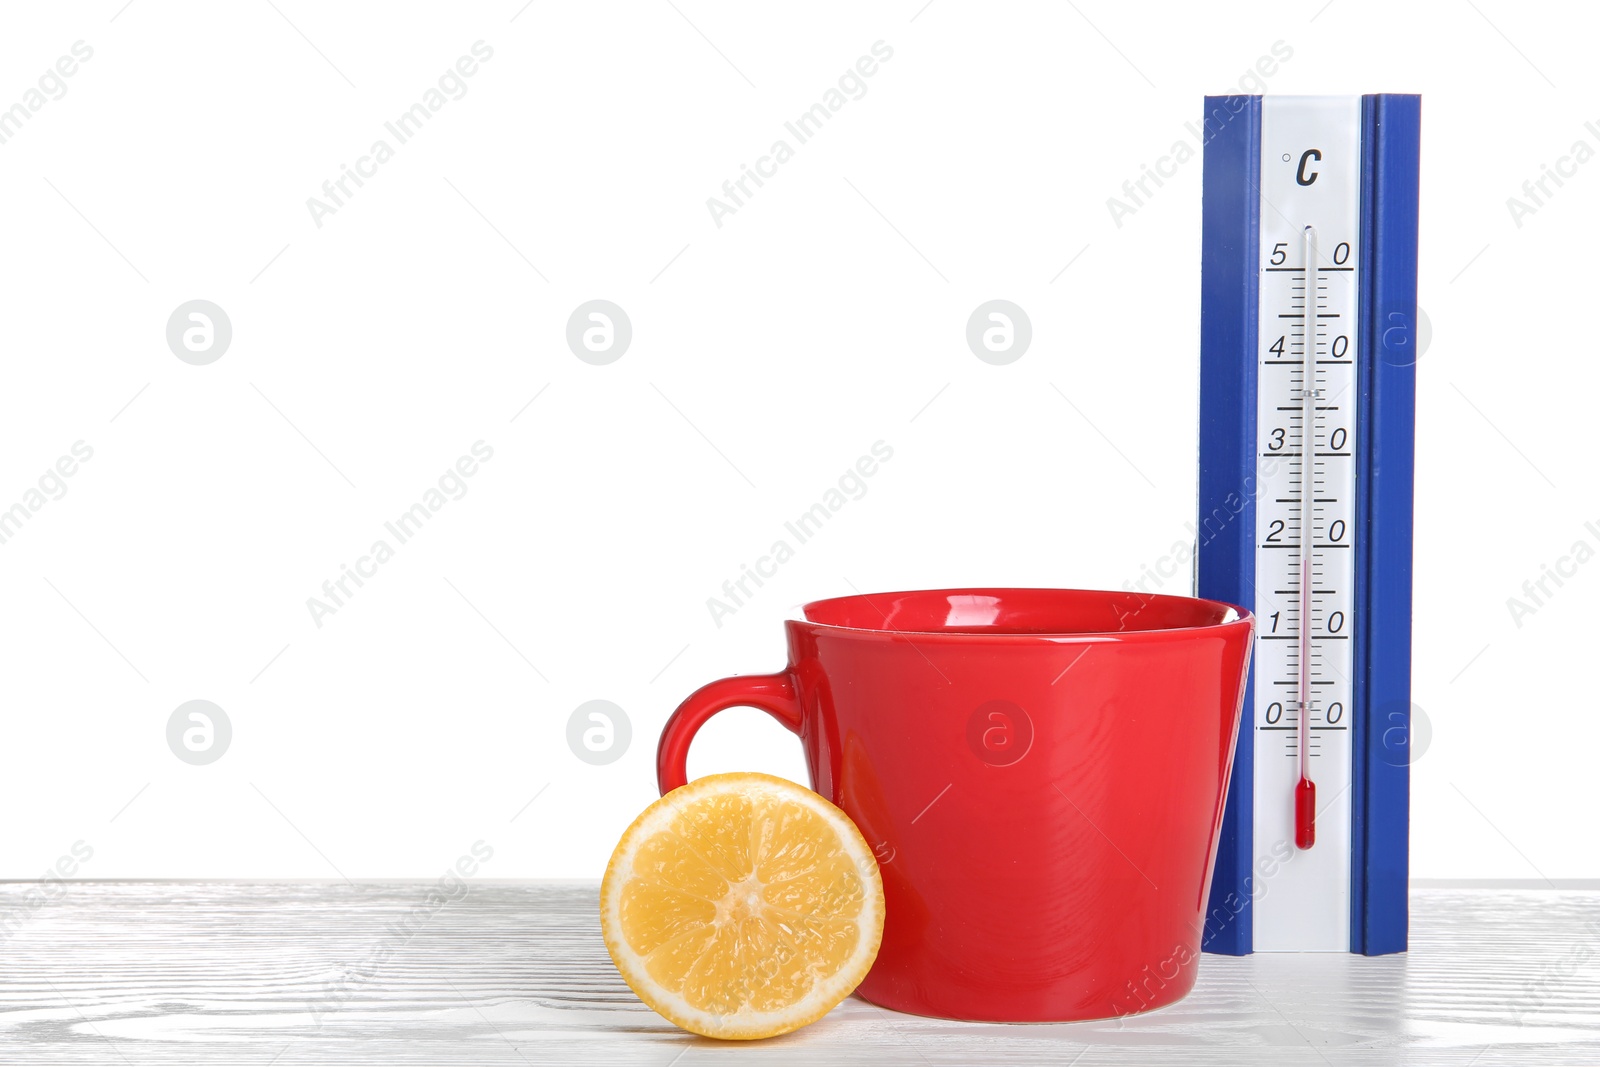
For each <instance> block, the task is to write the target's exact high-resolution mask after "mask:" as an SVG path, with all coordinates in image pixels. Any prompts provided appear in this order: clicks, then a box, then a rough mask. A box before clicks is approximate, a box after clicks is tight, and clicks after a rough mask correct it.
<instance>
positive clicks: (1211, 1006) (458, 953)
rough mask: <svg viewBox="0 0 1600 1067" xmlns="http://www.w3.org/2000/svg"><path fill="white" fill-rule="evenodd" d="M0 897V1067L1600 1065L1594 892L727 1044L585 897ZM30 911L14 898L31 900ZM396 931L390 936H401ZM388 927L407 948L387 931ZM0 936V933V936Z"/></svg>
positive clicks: (238, 891) (281, 893) (401, 888)
mask: <svg viewBox="0 0 1600 1067" xmlns="http://www.w3.org/2000/svg"><path fill="white" fill-rule="evenodd" d="M31 888H32V887H31V886H30V885H29V884H27V883H10V884H4V885H0V915H3V914H4V913H5V912H7V911H15V910H16V909H18V908H19V906H20V907H22V909H23V911H24V912H26V914H25V915H24V917H23V918H22V920H21V921H20V923H19V924H17V925H15V927H14V929H13V930H12V932H11V934H10V936H9V938H8V939H6V940H5V941H4V942H0V960H3V965H0V1063H4V1064H6V1065H8V1067H9V1065H13V1064H45V1063H102V1064H127V1065H129V1067H144V1065H155V1064H210V1063H227V1064H262V1065H265V1064H277V1065H280V1067H290V1065H293V1064H313V1063H314V1064H338V1063H369V1062H370V1063H389V1064H413V1063H415V1064H423V1063H426V1064H457V1063H460V1064H502V1063H504V1064H519V1063H528V1064H557V1063H597V1064H610V1063H614V1064H630V1065H632V1064H642V1065H652V1064H653V1065H657V1067H668V1065H669V1064H677V1065H679V1067H692V1065H693V1064H696V1063H711V1062H713V1061H715V1062H720V1063H730V1062H733V1061H732V1060H731V1059H730V1057H734V1056H736V1057H738V1062H740V1063H802V1062H803V1063H819V1064H872V1065H874V1067H882V1065H885V1064H889V1063H908V1064H974V1063H994V1064H1005V1063H1035V1062H1036V1063H1051V1064H1059V1065H1062V1067H1066V1065H1068V1064H1077V1065H1079V1067H1094V1065H1097V1064H1107V1063H1138V1064H1152V1063H1183V1064H1201V1065H1203V1064H1219V1065H1220V1064H1228V1065H1233V1064H1241V1063H1264V1064H1273V1065H1283V1064H1338V1065H1342V1064H1454V1065H1459V1067H1467V1065H1469V1064H1471V1065H1479V1067H1492V1065H1496V1064H1533V1063H1560V1064H1600V890H1571V891H1568V890H1555V889H1542V890H1535V891H1530V890H1483V889H1471V890H1464V889H1414V890H1413V894H1412V908H1413V925H1412V945H1413V948H1412V951H1411V952H1410V953H1409V954H1406V955H1403V956H1390V957H1385V958H1381V959H1363V958H1360V957H1354V956H1347V955H1316V956H1273V955H1261V956H1253V957H1246V958H1242V959H1233V958H1224V957H1219V956H1206V957H1205V958H1204V959H1203V960H1202V963H1201V972H1200V981H1199V984H1198V986H1197V987H1196V988H1195V991H1194V992H1193V993H1192V994H1191V995H1190V996H1189V997H1188V999H1186V1000H1184V1001H1182V1002H1181V1003H1179V1004H1177V1005H1175V1006H1173V1007H1171V1008H1167V1009H1165V1010H1162V1011H1158V1012H1154V1013H1151V1014H1147V1015H1143V1016H1138V1017H1134V1018H1130V1019H1126V1020H1122V1021H1111V1022H1100V1023H1075V1024H1051V1025H1022V1026H997V1025H985V1024H966V1023H947V1022H939V1021H936V1020H930V1019H920V1018H915V1017H912V1016H907V1015H898V1014H895V1013H892V1012H888V1011H884V1010H882V1009H880V1008H877V1007H874V1006H873V1005H870V1004H867V1003H865V1002H864V1001H861V1000H858V999H855V998H852V999H850V1000H848V1001H846V1002H845V1003H844V1004H842V1005H841V1006H840V1007H839V1008H837V1009H836V1010H835V1011H834V1012H833V1013H832V1014H831V1015H829V1016H828V1017H827V1018H826V1019H823V1020H822V1021H821V1022H819V1023H817V1024H815V1025H813V1026H811V1027H808V1028H806V1029H804V1030H801V1031H799V1032H798V1033H794V1034H790V1035H787V1036H785V1037H782V1038H777V1039H774V1040H771V1041H766V1042H759V1043H755V1044H742V1045H738V1046H733V1045H728V1044H723V1043H719V1042H715V1041H710V1040H706V1039H703V1038H697V1037H694V1036H692V1035H690V1034H686V1033H683V1032H682V1031H680V1030H678V1029H676V1028H675V1027H673V1026H672V1025H670V1024H669V1023H667V1022H666V1021H665V1020H663V1019H661V1018H659V1017H658V1016H656V1015H655V1014H654V1013H652V1012H651V1011H650V1010H649V1009H647V1008H645V1007H644V1006H643V1005H642V1004H640V1003H639V1001H638V1000H637V999H635V998H634V996H633V994H632V993H631V992H630V991H629V990H628V988H627V987H626V986H625V985H623V983H622V980H621V979H620V978H619V977H618V976H617V973H616V971H615V970H614V969H613V968H612V966H611V961H610V959H609V958H608V957H607V955H606V951H605V947H604V945H602V943H601V940H600V934H599V930H598V925H597V917H596V903H595V902H596V887H595V886H594V885H592V884H573V883H543V884H527V883H506V882H501V883H493V882H478V883H473V884H470V885H469V886H468V887H467V892H466V895H465V896H464V897H462V898H461V899H458V900H455V901H451V902H448V903H444V904H442V906H441V905H440V904H439V902H438V901H437V900H436V901H435V902H434V903H433V904H432V905H429V904H427V898H428V894H429V891H430V888H431V887H430V886H428V885H426V884H419V883H392V882H391V883H377V884H356V885H349V884H345V883H335V884H292V885H286V884H265V885H261V884H234V883H183V882H137V883H119V882H104V883H95V882H78V883H69V884H68V885H66V886H65V887H64V888H63V889H61V890H59V891H58V895H57V896H56V898H55V899H53V900H51V901H49V902H48V903H45V904H44V905H43V906H41V907H38V908H37V909H34V910H32V911H31V912H27V909H26V894H27V893H28V892H29V890H30V889H31ZM35 899H37V898H35ZM408 917H409V918H408ZM407 923H409V926H406V925H403V924H407ZM0 934H3V931H0Z"/></svg>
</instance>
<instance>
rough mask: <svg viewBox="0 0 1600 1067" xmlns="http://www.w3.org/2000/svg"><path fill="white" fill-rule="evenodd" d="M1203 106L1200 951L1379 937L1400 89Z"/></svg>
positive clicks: (1399, 285)
mask: <svg viewBox="0 0 1600 1067" xmlns="http://www.w3.org/2000/svg"><path fill="white" fill-rule="evenodd" d="M1206 112H1207V117H1206V124H1205V132H1206V137H1207V141H1206V147H1205V163H1204V205H1203V235H1202V312H1201V314H1202V331H1201V333H1202V341H1201V419H1200V422H1201V435H1200V436H1201V440H1200V491H1199V521H1198V522H1197V524H1196V531H1197V545H1196V589H1197V592H1198V593H1199V595H1201V596H1206V597H1213V598H1216V599H1221V600H1228V601H1232V602H1234V603H1238V604H1243V605H1245V606H1247V607H1249V608H1251V610H1252V611H1254V612H1255V615H1256V620H1257V631H1256V648H1255V651H1254V655H1253V657H1252V666H1251V679H1250V685H1249V688H1248V690H1247V692H1246V696H1245V706H1244V709H1243V714H1242V717H1241V724H1240V732H1239V739H1238V744H1237V748H1236V756H1235V763H1234V769H1233V775H1232V778H1231V780H1230V785H1229V792H1228V800H1227V806H1226V809H1225V812H1224V823H1223V838H1222V843H1221V845H1220V847H1219V854H1218V857H1217V863H1216V868H1215V873H1214V876H1213V880H1212V891H1211V900H1210V903H1209V905H1208V909H1207V922H1206V930H1205V946H1206V948H1207V949H1209V950H1211V951H1218V952H1230V953H1236V954H1237V953H1244V952H1251V951H1340V952H1345V951H1356V952H1365V953H1369V954H1377V953H1382V952H1393V951H1399V950H1402V949H1404V947H1405V939H1406V872H1407V860H1406V853H1407V846H1408V841H1407V829H1408V810H1409V794H1408V790H1409V778H1408V772H1407V760H1406V753H1407V752H1408V751H1409V749H1408V748H1407V746H1406V741H1407V731H1408V730H1409V715H1410V710H1409V709H1410V696H1409V694H1410V614H1411V601H1410V588H1411V571H1410V568H1411V490H1412V448H1413V407H1414V404H1413V398H1414V384H1415V379H1414V370H1415V368H1414V364H1415V354H1414V353H1415V337H1414V331H1415V322H1416V225H1417V224H1416V218H1417V165H1418V136H1417V135H1418V124H1419V117H1420V107H1419V100H1418V98H1417V97H1414V96H1393V95H1379V96H1367V97H1359V96H1348V97H1246V96H1235V97H1209V98H1207V100H1206Z"/></svg>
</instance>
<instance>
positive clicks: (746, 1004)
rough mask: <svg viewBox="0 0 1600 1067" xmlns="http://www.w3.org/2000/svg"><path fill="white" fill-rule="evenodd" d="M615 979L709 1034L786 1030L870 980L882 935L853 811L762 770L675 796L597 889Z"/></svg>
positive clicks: (651, 813) (621, 852) (879, 895)
mask: <svg viewBox="0 0 1600 1067" xmlns="http://www.w3.org/2000/svg"><path fill="white" fill-rule="evenodd" d="M600 926H601V931H602V932H603V934H604V935H605V942H606V948H607V949H608V950H609V951H610V952H611V958H612V960H613V961H615V962H616V965H617V970H618V971H620V972H622V977H623V979H624V980H625V981H626V982H627V983H628V985H629V986H630V987H632V989H633V991H634V992H635V993H637V994H638V995H639V999H641V1000H643V1001H644V1002H645V1003H646V1004H648V1005H650V1007H652V1008H654V1009H655V1010H656V1011H657V1012H659V1013H661V1014H662V1015H663V1016H665V1017H666V1018H667V1019H670V1020H671V1021H672V1022H674V1023H676V1024H677V1025H679V1026H681V1027H683V1028H684V1029H685V1030H689V1031H691V1032H693V1033H696V1034H702V1035H704V1036H706V1037H718V1038H732V1039H741V1040H744V1039H751V1038H761V1037H773V1036H775V1035H777V1034H783V1033H788V1032H789V1031H790V1030H795V1029H798V1028H799V1027H802V1026H805V1025H806V1024H807V1023H811V1022H815V1021H816V1020H817V1019H820V1018H821V1017H822V1016H823V1015H826V1014H827V1013H828V1011H829V1010H831V1009H832V1008H833V1006H834V1005H836V1004H838V1003H839V1002H840V1001H841V1000H843V999H844V998H845V997H847V996H849V995H850V992H851V991H852V990H854V989H855V987H856V986H857V985H859V984H860V982H861V980H862V979H863V978H865V977H866V975H867V970H868V968H870V967H871V966H872V961H873V959H874V958H876V956H877V954H878V944H879V941H880V940H881V939H882V936H883V881H882V879H881V878H880V876H879V874H878V861H877V860H876V859H875V858H874V857H873V855H872V850H871V849H869V848H868V847H867V843H866V841H865V840H864V839H863V838H862V836H861V832H860V831H859V830H857V829H856V827H855V824H854V823H852V822H851V821H850V818H849V816H847V815H845V813H844V812H842V811H840V810H839V809H838V808H836V807H834V806H833V805H832V804H830V803H828V801H826V800H824V799H823V798H822V797H821V796H819V795H817V794H816V793H814V792H812V791H811V790H810V789H806V788H804V787H802V786H798V785H795V784H794V783H793V782H789V781H786V780H784V779H782V778H775V777H773V776H771V775H767V774H754V773H738V774H716V775H711V776H709V777H706V778H700V779H697V780H695V781H693V782H690V783H689V784H688V785H686V786H683V787H682V788H680V789H675V790H673V791H672V792H671V793H668V794H667V795H666V796H664V797H662V798H661V799H660V800H658V801H656V802H655V803H654V804H651V805H650V806H649V807H648V808H646V809H645V811H644V814H642V815H640V816H639V817H638V818H637V819H635V820H634V823H633V825H632V826H630V827H628V831H627V833H625V834H623V835H622V840H621V841H620V842H618V844H617V848H616V851H615V852H614V853H612V855H611V863H610V865H609V866H608V867H607V868H606V876H605V881H604V882H603V883H602V884H601V887H600Z"/></svg>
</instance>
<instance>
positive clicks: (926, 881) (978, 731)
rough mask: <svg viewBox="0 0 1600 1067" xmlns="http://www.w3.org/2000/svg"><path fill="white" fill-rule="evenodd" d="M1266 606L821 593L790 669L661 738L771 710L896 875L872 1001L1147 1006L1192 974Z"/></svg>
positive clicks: (793, 649)
mask: <svg viewBox="0 0 1600 1067" xmlns="http://www.w3.org/2000/svg"><path fill="white" fill-rule="evenodd" d="M1253 626H1254V620H1253V619H1252V618H1251V616H1250V614H1249V613H1248V612H1246V611H1244V610H1243V609H1241V608H1236V607H1233V606H1231V605H1228V604H1222V603H1218V602H1215V601H1206V600H1195V599H1190V598H1186V597H1171V596H1150V595H1146V594H1141V593H1127V592H1098V591H1087V590H1056V589H946V590H932V591H923V592H905V593H883V594H871V595H862V596H850V597H840V598H837V599H833V600H820V601H815V602H813V603H810V604H807V605H805V607H804V608H803V609H802V613H801V617H800V618H798V619H794V620H791V621H789V622H788V623H786V628H787V630H788V639H789V666H788V668H787V669H786V670H784V671H782V672H780V673H778V674H771V675H747V676H740V677H735V678H727V679H723V680H721V681H718V682H713V683H711V684H710V685H707V686H704V687H702V688H701V689H700V690H698V691H697V692H696V693H694V694H693V695H691V696H690V697H689V698H688V699H687V700H685V701H684V703H683V704H682V705H681V706H680V707H679V708H678V710H677V711H676V712H675V713H674V714H673V717H672V719H671V720H670V721H669V722H668V723H667V726H666V729H665V731H664V732H663V734H662V738H661V747H660V750H659V752H658V758H657V769H658V774H659V776H660V784H661V788H662V792H663V793H665V792H668V791H670V790H671V789H673V788H676V787H677V786H679V785H682V784H683V783H684V780H685V779H684V774H685V771H684V763H685V761H686V758H687V752H688V746H689V742H690V740H692V738H693V735H694V732H695V731H696V730H697V729H698V728H699V727H700V725H701V724H703V723H704V722H705V721H706V720H707V719H708V718H710V717H711V716H712V715H713V714H715V713H716V712H718V711H721V710H723V709H724V708H727V707H734V706H753V707H759V708H761V709H762V710H764V711H767V712H768V713H769V714H771V715H773V716H774V717H775V718H777V719H778V720H779V721H780V722H782V723H783V724H784V725H785V726H787V727H789V728H790V729H791V730H793V731H794V732H796V733H797V734H799V736H800V739H801V742H802V744H803V745H804V747H805V753H806V762H807V765H808V767H809V769H810V773H811V782H812V787H813V788H814V789H816V790H817V792H819V793H821V794H822V795H823V796H825V797H827V798H829V799H830V800H832V801H833V802H834V803H835V804H837V805H838V806H839V807H840V808H842V809H844V811H845V812H846V813H848V814H849V815H850V817H851V818H852V819H853V820H854V821H855V823H856V825H857V826H858V827H859V828H860V829H861V833H862V835H863V836H864V837H865V838H866V839H867V842H868V844H869V845H870V846H871V847H872V848H873V851H874V852H875V854H876V855H877V857H878V862H879V867H880V869H881V871H882V874H883V885H884V895H885V898H886V900H885V919H884V933H883V944H882V947H881V948H880V949H879V952H878V958H877V961H876V962H875V963H874V965H873V967H872V971H871V973H870V974H869V975H868V976H867V978H866V980H865V981H863V982H862V984H861V986H860V988H859V989H858V990H857V992H858V993H859V994H860V995H861V996H863V997H865V998H866V999H867V1000H870V1001H872V1002H873V1003H876V1004H880V1005H883V1006H884V1007H888V1008H893V1009H896V1010H899V1011H906V1012H912V1013H915V1014H919V1015H932V1016H939V1017H943V1018H953V1019H973V1020H989V1021H1007V1022H1021V1021H1045V1020H1054V1021H1066V1020H1076V1019H1095V1018H1105V1017H1110V1016H1116V1015H1125V1014H1129V1013H1132V1012H1137V1011H1144V1010H1147V1009H1149V1008H1154V1007H1159V1006H1161V1005H1164V1004H1169V1003H1171V1002H1173V1001H1175V1000H1178V999H1179V998H1181V997H1182V996H1183V995H1184V994H1186V993H1187V992H1188V991H1189V989H1190V988H1191V987H1192V986H1193V985H1194V979H1195V973H1196V968H1197V966H1198V961H1199V956H1200V938H1201V931H1202V924H1203V921H1204V909H1205V903H1206V893H1207V891H1208V889H1209V885H1210V880H1211V867H1212V862H1213V860H1214V858H1215V852H1216V847H1217V837H1218V832H1219V830H1220V827H1221V821H1222V806H1223V800H1224V798H1225V795H1226V792H1227V783H1228V774H1229V770H1230V768H1231V766H1232V760H1233V746H1234V740H1235V737H1236V735H1237V731H1238V726H1239V714H1240V706H1241V703H1242V699H1243V689H1244V682H1245V672H1246V669H1247V667H1248V664H1249V657H1250V649H1251V636H1252V630H1253Z"/></svg>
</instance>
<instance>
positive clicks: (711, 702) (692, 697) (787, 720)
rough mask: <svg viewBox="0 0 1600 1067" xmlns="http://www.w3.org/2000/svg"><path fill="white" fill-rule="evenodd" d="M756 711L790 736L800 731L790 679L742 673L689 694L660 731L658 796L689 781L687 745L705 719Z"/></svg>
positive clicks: (785, 674)
mask: <svg viewBox="0 0 1600 1067" xmlns="http://www.w3.org/2000/svg"><path fill="white" fill-rule="evenodd" d="M744 707H748V708H760V709H761V710H762V711H764V712H766V713H767V714H768V715H771V716H772V717H773V718H774V719H777V720H778V721H779V722H781V723H783V725H784V726H787V727H788V728H789V729H790V730H792V731H793V732H794V733H796V734H798V733H799V732H800V725H801V722H802V721H803V715H802V712H801V710H800V697H799V695H798V694H797V693H796V692H795V686H794V677H793V676H792V675H791V674H789V672H787V671H785V672H783V673H782V674H746V675H740V676H737V677H733V678H722V679H719V680H718V681H715V682H712V683H710V684H709V685H703V686H701V687H700V688H699V689H696V690H695V691H694V692H693V693H690V694H689V697H688V699H686V700H685V701H684V702H683V703H682V704H679V705H678V710H677V711H674V712H673V713H672V718H670V719H668V720H667V725H666V727H665V728H664V729H662V731H661V744H660V746H659V747H657V749H656V784H657V785H659V786H660V787H661V795H662V796H666V795H667V794H668V793H670V792H672V791H673V790H674V789H677V788H678V787H679V786H681V785H685V784H687V783H688V781H689V777H688V770H687V767H686V765H687V763H688V760H689V743H690V742H691V741H693V740H694V735H695V734H696V733H697V732H698V731H699V729H700V727H702V726H704V725H705V724H706V720H707V719H709V718H711V716H713V715H715V714H716V713H717V712H719V711H723V710H726V709H727V708H744Z"/></svg>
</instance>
